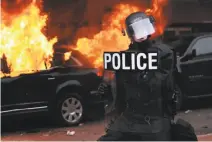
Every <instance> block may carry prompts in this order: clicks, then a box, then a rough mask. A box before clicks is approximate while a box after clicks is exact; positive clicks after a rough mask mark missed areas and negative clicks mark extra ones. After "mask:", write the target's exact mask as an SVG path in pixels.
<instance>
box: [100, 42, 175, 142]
mask: <svg viewBox="0 0 212 142" xmlns="http://www.w3.org/2000/svg"><path fill="white" fill-rule="evenodd" d="M127 52H146V53H147V52H157V53H158V57H159V69H158V70H155V71H140V72H121V71H119V72H116V82H117V86H116V87H117V92H116V96H115V97H113V98H114V100H113V102H115V103H111V105H109V106H108V107H107V108H106V112H107V114H106V115H110V117H108V119H109V120H108V127H107V134H106V135H104V136H102V137H101V138H100V139H99V141H110V140H127V139H129V140H141V141H145V140H151V141H156V140H161V141H164V140H170V127H171V120H172V118H173V115H174V113H173V112H175V108H174V107H173V100H172V95H173V74H172V73H173V67H174V65H173V60H174V56H173V52H172V50H171V49H170V48H169V47H168V46H167V45H164V44H161V43H154V44H153V43H152V42H151V41H149V40H148V41H145V42H142V43H139V44H137V43H135V44H131V45H130V48H129V50H127Z"/></svg>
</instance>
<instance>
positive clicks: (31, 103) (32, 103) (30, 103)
mask: <svg viewBox="0 0 212 142" xmlns="http://www.w3.org/2000/svg"><path fill="white" fill-rule="evenodd" d="M42 103H48V102H47V101H43V102H29V103H19V104H9V105H2V106H1V107H10V106H14V105H16V106H21V105H34V104H42Z"/></svg>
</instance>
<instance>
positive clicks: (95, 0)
mask: <svg viewBox="0 0 212 142" xmlns="http://www.w3.org/2000/svg"><path fill="white" fill-rule="evenodd" d="M88 1H89V2H88ZM120 3H122V4H124V3H126V4H130V5H136V6H137V7H149V6H150V5H151V0H143V1H142V0H106V1H100V0H92V1H90V0H87V5H86V9H85V12H84V13H85V14H84V18H83V21H85V23H86V25H84V26H83V27H81V28H79V29H78V30H77V32H76V36H75V39H78V38H81V37H88V38H91V37H92V36H93V35H94V34H96V33H98V32H99V31H101V30H102V28H103V27H102V24H103V23H107V22H108V20H109V18H110V16H111V13H112V12H113V10H114V7H115V6H116V5H117V4H120ZM105 26H107V25H105Z"/></svg>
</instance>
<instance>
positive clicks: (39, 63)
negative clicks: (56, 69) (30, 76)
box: [0, 2, 57, 77]
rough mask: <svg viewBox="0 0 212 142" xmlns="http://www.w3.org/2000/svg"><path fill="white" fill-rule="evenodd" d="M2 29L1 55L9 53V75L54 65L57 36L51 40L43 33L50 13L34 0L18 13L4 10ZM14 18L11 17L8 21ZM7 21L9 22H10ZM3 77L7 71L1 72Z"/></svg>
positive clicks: (0, 37)
mask: <svg viewBox="0 0 212 142" xmlns="http://www.w3.org/2000/svg"><path fill="white" fill-rule="evenodd" d="M2 15H3V17H2V23H1V31H0V40H1V51H0V57H1V58H3V56H4V55H5V56H6V61H7V64H8V65H9V66H10V74H9V75H10V76H17V75H19V74H20V73H29V72H34V71H37V70H43V69H46V68H49V67H50V66H51V64H50V62H51V60H52V56H53V44H54V43H55V42H56V41H57V38H54V39H51V40H48V39H47V37H46V36H45V35H44V34H43V33H42V29H43V28H44V27H45V26H46V21H47V15H41V14H40V9H39V8H38V7H37V5H36V4H35V2H32V3H31V4H30V5H29V6H28V7H26V9H24V10H23V11H22V12H21V13H20V14H19V15H16V16H15V17H14V16H10V15H9V14H8V13H6V12H5V11H2ZM9 20H11V21H9ZM8 21H9V22H10V23H9V24H8ZM0 75H1V77H2V76H3V75H4V74H3V73H2V71H1V72H0Z"/></svg>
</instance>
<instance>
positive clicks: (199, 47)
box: [192, 37, 212, 56]
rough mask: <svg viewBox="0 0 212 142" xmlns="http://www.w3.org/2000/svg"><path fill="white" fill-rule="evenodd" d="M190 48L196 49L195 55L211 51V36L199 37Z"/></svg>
mask: <svg viewBox="0 0 212 142" xmlns="http://www.w3.org/2000/svg"><path fill="white" fill-rule="evenodd" d="M192 49H196V54H197V56H198V55H204V54H209V53H212V37H204V38H201V39H199V40H198V41H197V42H196V43H195V44H194V45H193V48H192Z"/></svg>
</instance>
